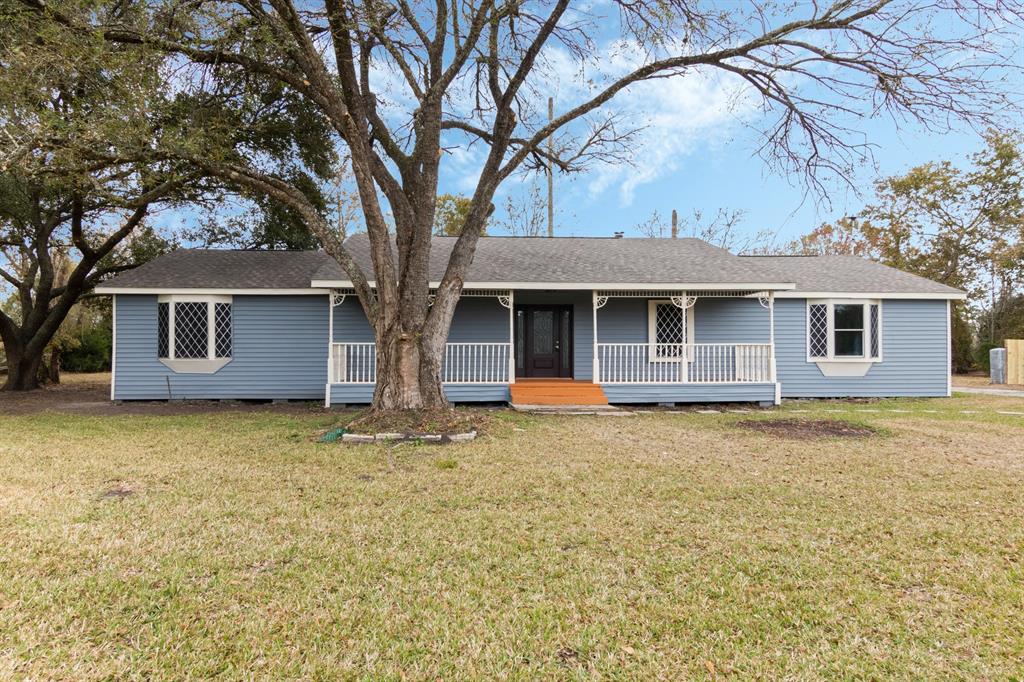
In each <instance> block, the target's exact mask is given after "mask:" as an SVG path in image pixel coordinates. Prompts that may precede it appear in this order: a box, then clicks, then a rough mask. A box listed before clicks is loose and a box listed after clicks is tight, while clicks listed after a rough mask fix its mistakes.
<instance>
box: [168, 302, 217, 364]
mask: <svg viewBox="0 0 1024 682" xmlns="http://www.w3.org/2000/svg"><path fill="white" fill-rule="evenodd" d="M209 333H210V328H209V319H208V318H207V311H206V303H203V302H198V301H185V302H182V303H175V304H174V357H176V358H183V359H195V358H205V357H207V354H208V353H209Z"/></svg>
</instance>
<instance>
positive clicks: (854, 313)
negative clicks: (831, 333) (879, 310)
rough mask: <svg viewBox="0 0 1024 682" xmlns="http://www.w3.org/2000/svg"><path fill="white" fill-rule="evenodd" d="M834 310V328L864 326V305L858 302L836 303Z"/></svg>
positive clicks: (859, 327) (860, 327)
mask: <svg viewBox="0 0 1024 682" xmlns="http://www.w3.org/2000/svg"><path fill="white" fill-rule="evenodd" d="M835 311H836V312H835V329H863V328H864V306H862V305H860V304H859V303H855V304H851V303H837V304H836V306H835Z"/></svg>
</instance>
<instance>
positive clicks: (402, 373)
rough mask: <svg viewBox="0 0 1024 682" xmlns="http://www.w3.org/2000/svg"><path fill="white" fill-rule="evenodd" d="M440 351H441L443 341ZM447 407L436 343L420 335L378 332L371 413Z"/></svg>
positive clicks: (419, 333)
mask: <svg viewBox="0 0 1024 682" xmlns="http://www.w3.org/2000/svg"><path fill="white" fill-rule="evenodd" d="M440 348H441V349H443V348H444V342H443V341H442V342H441V344H440ZM447 408H448V400H447V398H445V395H444V390H443V387H442V382H441V351H439V350H438V344H437V343H436V340H431V341H429V342H428V339H427V338H426V337H425V336H423V335H422V333H421V332H415V333H410V332H409V331H403V330H398V329H391V330H380V331H378V333H377V384H376V386H375V388H374V394H373V406H372V410H373V412H391V411H396V410H440V409H447Z"/></svg>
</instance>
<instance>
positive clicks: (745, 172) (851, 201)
mask: <svg viewBox="0 0 1024 682" xmlns="http://www.w3.org/2000/svg"><path fill="white" fill-rule="evenodd" d="M864 132H865V133H866V135H867V138H868V139H869V140H870V141H871V142H872V143H874V144H876V145H877V149H876V150H875V153H874V155H875V164H876V166H877V169H876V168H875V167H874V166H872V165H870V164H865V165H863V166H861V167H860V169H859V171H858V177H857V183H856V184H857V186H858V190H854V189H852V188H850V187H849V186H848V185H846V184H844V183H839V182H831V183H829V192H828V195H827V201H828V204H830V205H828V204H826V202H825V201H823V200H822V198H821V197H820V196H819V195H817V194H813V193H812V194H808V193H807V192H806V190H805V188H804V187H802V186H800V185H799V184H798V183H797V181H796V180H795V179H794V178H792V177H787V176H784V175H779V174H778V173H772V172H771V171H769V170H768V168H767V166H766V165H765V163H764V161H763V160H762V159H761V158H759V157H758V156H756V155H755V154H754V153H753V152H754V149H755V145H754V140H752V139H751V137H750V136H744V135H737V136H735V137H733V138H731V140H730V141H727V142H724V143H717V144H698V145H696V146H695V148H694V149H693V151H692V152H689V153H686V154H684V155H682V156H681V157H680V158H679V160H678V168H676V169H674V170H672V171H671V172H667V173H666V174H664V175H662V176H660V177H658V178H657V179H655V180H652V181H651V182H649V183H646V184H642V185H640V186H638V187H637V188H636V190H635V192H634V194H633V196H632V198H631V199H627V198H624V197H623V196H622V193H621V191H620V189H621V183H620V184H616V185H613V186H611V187H609V188H607V190H605V191H602V192H599V193H596V194H595V193H591V192H590V191H588V185H589V184H590V183H591V182H592V181H593V178H592V177H590V175H591V174H584V175H582V176H567V177H556V189H555V203H556V206H558V207H559V209H560V210H561V215H560V217H559V223H558V224H557V226H556V233H558V234H562V235H570V234H571V235H589V236H609V235H611V234H612V233H613V232H615V231H617V230H623V231H625V232H626V233H627V234H635V232H634V231H633V230H632V228H633V227H634V226H635V225H636V224H637V223H639V222H641V221H642V220H643V219H645V218H647V217H648V216H650V215H651V212H652V211H655V210H657V211H658V212H659V213H660V214H661V216H662V217H663V218H665V219H666V220H667V218H668V215H669V214H670V213H671V211H672V209H676V210H678V211H679V212H680V214H681V215H682V214H687V213H690V212H692V211H693V210H694V209H699V210H701V211H702V212H703V213H704V214H705V215H710V214H713V213H714V212H715V211H716V210H717V209H719V208H726V209H742V210H744V211H745V212H746V216H745V218H744V220H743V223H742V226H743V228H745V230H747V231H750V232H757V231H759V230H762V229H769V230H772V231H773V232H776V233H777V234H778V237H779V239H780V240H783V241H786V240H789V239H791V238H793V237H796V236H798V235H801V234H804V233H806V232H807V231H809V230H811V229H812V228H814V227H816V226H817V225H818V224H820V223H821V222H824V221H831V220H834V219H836V218H839V217H841V216H844V215H849V214H851V213H854V212H857V211H858V210H859V209H860V208H861V207H862V206H863V205H864V202H865V200H866V199H869V198H870V194H871V185H872V182H873V180H874V179H875V178H876V177H878V176H879V175H882V176H886V175H894V174H898V173H902V172H904V171H906V170H907V169H909V168H911V167H912V166H915V165H918V164H921V163H925V162H928V161H936V160H941V159H950V160H953V161H954V162H957V163H960V162H963V161H964V160H965V159H966V157H967V156H968V155H969V154H971V153H972V152H974V151H976V150H979V149H980V148H981V147H982V144H983V142H982V139H981V137H980V136H979V135H978V134H977V133H976V132H974V131H971V130H967V129H962V130H960V131H959V132H955V133H950V134H943V135H936V134H934V133H929V132H927V131H922V130H920V129H915V128H914V127H912V126H909V127H906V128H905V129H903V130H897V129H896V126H895V125H894V124H892V123H891V122H888V121H885V120H879V121H873V122H870V124H869V125H867V126H865V127H864ZM637 157H638V159H639V161H638V163H643V158H644V150H638V153H637ZM858 191H859V192H860V193H861V195H862V196H858Z"/></svg>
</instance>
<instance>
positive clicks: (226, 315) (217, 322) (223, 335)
mask: <svg viewBox="0 0 1024 682" xmlns="http://www.w3.org/2000/svg"><path fill="white" fill-rule="evenodd" d="M213 310H214V312H213V323H214V330H215V331H214V337H215V344H214V345H215V351H216V352H215V354H214V356H215V357H218V358H230V357H231V304H230V303H215V304H214V309H213Z"/></svg>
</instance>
